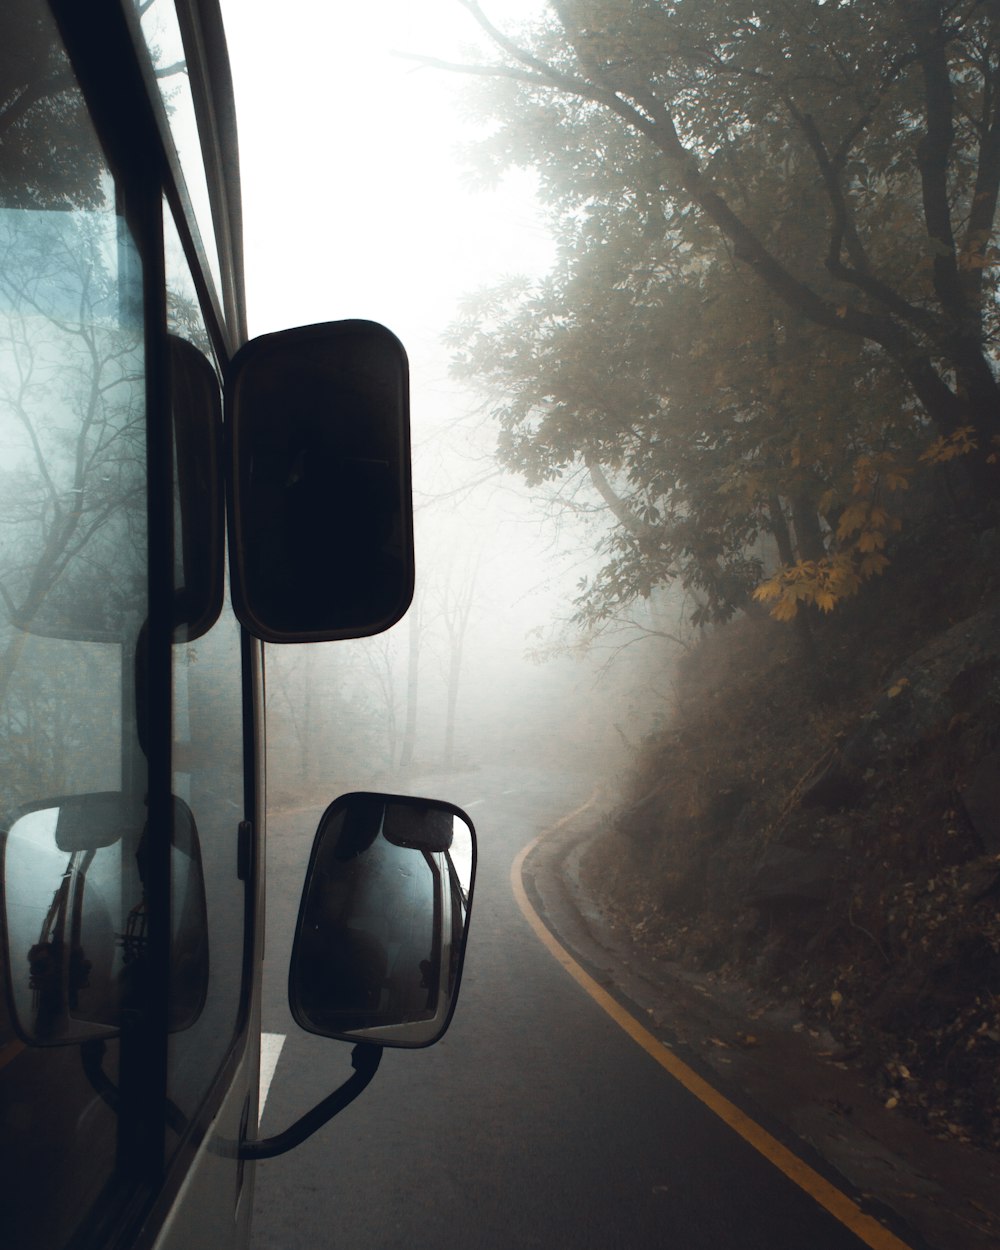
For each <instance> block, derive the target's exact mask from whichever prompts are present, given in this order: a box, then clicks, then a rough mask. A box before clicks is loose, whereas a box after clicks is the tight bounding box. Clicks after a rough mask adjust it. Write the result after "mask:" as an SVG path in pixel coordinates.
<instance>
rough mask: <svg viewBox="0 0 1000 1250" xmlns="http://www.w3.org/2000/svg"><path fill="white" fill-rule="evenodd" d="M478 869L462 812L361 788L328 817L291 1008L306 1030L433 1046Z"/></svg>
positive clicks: (300, 927)
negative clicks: (369, 792) (362, 791)
mask: <svg viewBox="0 0 1000 1250" xmlns="http://www.w3.org/2000/svg"><path fill="white" fill-rule="evenodd" d="M475 869H476V835H475V831H474V829H473V827H472V822H471V821H470V820H469V818H468V816H466V815H465V813H464V812H462V811H461V810H460V809H459V808H457V807H453V806H452V805H451V804H449V803H439V802H435V801H433V800H430V799H415V798H404V797H400V796H396V795H386V794H368V793H357V794H348V795H344V796H343V797H341V798H339V799H337V800H336V801H335V802H334V803H332V804H331V805H330V807H328V808H327V810H326V812H325V813H324V815H323V818H322V820H321V821H320V824H319V828H318V830H317V832H316V839H315V842H314V844H313V851H312V857H311V859H310V861H309V872H308V875H307V877H306V882H305V887H304V889H303V892H302V903H301V906H300V908H299V918H298V923H297V925H296V930H295V944H294V947H293V949H292V961H291V967H290V970H289V977H288V1002H289V1006H290V1008H291V1012H292V1016H293V1017H294V1019H295V1021H296V1023H298V1024H299V1025H300V1026H301V1027H302V1028H304V1029H306V1030H307V1031H308V1032H310V1033H319V1034H322V1035H323V1036H324V1037H336V1038H341V1039H343V1040H345V1041H353V1042H374V1043H377V1044H378V1045H380V1046H407V1047H417V1046H429V1045H431V1044H432V1043H433V1042H436V1041H437V1040H438V1039H439V1038H440V1037H441V1035H442V1034H443V1033H444V1031H445V1029H447V1027H448V1025H449V1023H450V1021H451V1016H452V1012H453V1011H454V1009H455V1002H456V999H457V997H458V988H459V982H460V980H461V975H462V962H463V960H464V958H465V944H466V938H467V936H468V929H469V912H470V908H471V905H472V888H473V882H474V879H475Z"/></svg>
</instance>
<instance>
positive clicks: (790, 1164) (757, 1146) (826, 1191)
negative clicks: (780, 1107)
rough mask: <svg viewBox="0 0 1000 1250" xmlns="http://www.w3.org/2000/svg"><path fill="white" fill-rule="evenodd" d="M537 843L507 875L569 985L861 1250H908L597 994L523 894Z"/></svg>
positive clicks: (621, 1010)
mask: <svg viewBox="0 0 1000 1250" xmlns="http://www.w3.org/2000/svg"><path fill="white" fill-rule="evenodd" d="M589 806H590V803H589V802H588V803H585V804H584V805H583V807H580V808H578V809H577V811H576V812H572V813H570V815H569V816H566V817H564V818H563V819H562V820H561V821H560V822H559V825H557V826H556V828H558V827H560V826H562V825H565V824H567V823H568V822H569V821H570V820H572V819H573V817H574V816H576V815H578V814H579V813H580V812H583V811H585V810H586V808H587V807H589ZM540 840H541V839H540V838H535V839H534V841H532V842H529V843H528V845H527V846H526V847H525V848H524V850H523V851H521V853H520V854H519V855H518V857H517V858H516V859H515V860H514V863H513V866H512V867H511V871H510V883H511V886H512V888H513V890H514V897H515V898H516V899H517V903H518V906H519V907H520V908H521V911H522V912H523V913H524V917H525V919H526V920H527V921H528V924H530V925H531V927H532V929H534V931H535V933H536V935H537V936H538V938H539V940H540V941H541V942H542V944H543V945H544V946H545V947H546V948H547V949H548V951H549V953H550V954H551V955H552V956H553V957H554V958H555V960H556V961H557V962H558V963H560V964H562V966H563V967H564V968H565V969H566V971H567V972H568V973H569V975H570V976H571V977H572V978H573V980H574V981H576V983H577V984H578V985H579V986H581V988H582V989H584V990H585V991H586V992H587V993H588V994H589V995H590V997H591V998H592V999H593V1000H594V1001H595V1002H596V1003H597V1005H598V1006H599V1007H601V1008H602V1009H603V1010H604V1011H606V1012H607V1014H608V1015H609V1016H610V1017H611V1019H612V1020H614V1022H615V1023H616V1024H617V1025H619V1026H620V1027H621V1028H623V1029H624V1030H625V1032H626V1033H627V1034H628V1035H629V1037H631V1038H632V1040H633V1041H634V1042H636V1043H638V1045H640V1046H641V1047H642V1049H643V1050H644V1051H645V1052H646V1053H647V1054H648V1055H650V1056H651V1057H652V1058H653V1059H655V1060H656V1062H657V1063H658V1064H659V1065H660V1067H661V1068H664V1069H665V1070H666V1071H667V1072H669V1073H670V1075H671V1076H672V1077H673V1078H674V1080H676V1081H679V1082H680V1084H681V1085H683V1086H684V1088H685V1089H686V1090H687V1091H688V1092H689V1093H691V1094H694V1096H695V1098H697V1099H698V1100H699V1101H700V1102H701V1103H703V1104H704V1105H705V1106H706V1107H707V1108H708V1109H709V1110H710V1111H712V1112H714V1114H715V1115H717V1116H718V1117H719V1119H720V1120H722V1121H723V1123H725V1124H728V1125H729V1127H730V1128H731V1129H733V1130H734V1132H737V1133H739V1135H740V1136H741V1137H742V1138H743V1140H744V1141H746V1142H748V1143H749V1144H750V1145H751V1146H752V1147H753V1148H754V1150H756V1151H757V1152H758V1153H759V1154H762V1155H763V1156H764V1158H765V1159H767V1160H768V1162H770V1163H773V1164H774V1166H775V1167H776V1168H777V1169H778V1170H779V1171H780V1172H783V1173H784V1175H785V1176H787V1177H788V1179H789V1180H790V1181H791V1182H792V1183H793V1184H795V1185H798V1187H799V1188H800V1189H802V1190H804V1191H805V1192H806V1193H807V1194H808V1195H809V1196H810V1197H811V1198H813V1199H814V1200H815V1201H816V1202H818V1203H819V1205H820V1206H821V1207H823V1208H824V1209H825V1210H827V1211H829V1213H830V1214H831V1215H832V1216H833V1217H834V1218H835V1219H837V1220H839V1221H840V1223H841V1224H843V1225H844V1226H845V1227H846V1228H848V1229H850V1231H851V1232H852V1233H854V1235H855V1236H856V1237H858V1238H859V1239H860V1240H861V1241H863V1242H864V1244H865V1245H866V1246H870V1247H871V1250H910V1248H909V1247H908V1246H907V1245H906V1243H905V1242H903V1241H900V1239H899V1238H898V1237H896V1236H895V1235H894V1234H893V1233H891V1232H889V1230H888V1229H887V1228H884V1227H883V1226H882V1225H881V1224H880V1223H879V1222H878V1220H876V1219H875V1218H874V1217H873V1216H871V1215H866V1214H865V1213H864V1212H863V1211H862V1210H861V1208H860V1207H859V1206H858V1204H857V1203H856V1202H854V1201H853V1199H851V1198H849V1197H848V1196H847V1194H845V1193H843V1192H842V1191H841V1190H839V1189H838V1188H837V1187H836V1185H833V1184H831V1183H830V1181H828V1180H826V1178H825V1177H823V1176H820V1174H819V1173H818V1172H816V1171H814V1170H813V1169H812V1168H811V1167H809V1165H808V1164H807V1163H804V1162H803V1161H802V1160H801V1159H800V1158H799V1157H798V1155H796V1154H795V1153H794V1152H793V1151H791V1150H789V1149H788V1147H787V1146H783V1145H782V1144H781V1142H780V1141H778V1140H777V1138H775V1137H772V1136H771V1134H770V1133H769V1132H768V1131H767V1130H766V1129H764V1128H762V1127H761V1126H760V1125H759V1124H758V1123H757V1122H756V1121H755V1120H752V1119H751V1118H750V1117H749V1116H748V1115H747V1114H746V1113H745V1112H743V1111H741V1110H740V1109H739V1107H737V1106H736V1105H735V1104H734V1103H731V1102H730V1101H729V1099H728V1098H725V1097H724V1096H723V1095H722V1094H720V1093H719V1091H718V1090H717V1089H715V1088H714V1087H713V1086H711V1085H709V1083H708V1081H706V1080H705V1079H704V1078H703V1077H700V1076H699V1075H698V1073H697V1072H695V1071H694V1069H693V1068H689V1067H688V1065H687V1064H686V1063H684V1062H683V1061H682V1060H680V1059H678V1057H677V1056H676V1055H675V1054H674V1053H673V1052H672V1051H671V1050H668V1049H667V1047H666V1046H664V1044H663V1043H662V1042H661V1041H659V1040H658V1039H657V1038H655V1037H654V1036H653V1034H652V1033H650V1032H649V1030H648V1029H645V1028H643V1026H642V1025H641V1024H640V1023H639V1021H638V1020H636V1019H635V1017H634V1016H632V1015H630V1014H629V1013H628V1012H627V1011H626V1010H625V1009H624V1007H622V1006H621V1005H620V1004H619V1003H617V1002H616V1001H615V1000H614V999H613V998H612V997H611V995H610V994H608V993H607V992H606V991H605V990H603V989H602V988H601V987H600V986H599V985H598V984H597V982H596V981H595V980H594V978H593V977H591V976H589V975H588V974H587V973H586V972H584V970H583V969H582V968H581V967H580V965H579V964H578V963H577V962H576V960H575V959H574V958H573V957H572V956H571V955H570V954H569V953H568V952H567V951H566V950H564V949H563V947H562V946H560V944H559V943H558V942H557V941H556V939H555V938H554V937H553V936H552V934H551V933H550V932H549V931H548V929H547V928H546V927H545V925H544V924H543V923H542V921H541V918H540V917H539V915H538V913H537V912H536V911H535V909H534V907H532V905H531V902H530V900H529V899H528V895H527V893H526V892H525V889H524V883H523V881H522V880H521V867H522V865H523V864H524V861H525V859H526V857H527V856H528V855H529V854H530V853H531V851H532V850H533V849H534V848H535V846H537V845H538V843H539V841H540Z"/></svg>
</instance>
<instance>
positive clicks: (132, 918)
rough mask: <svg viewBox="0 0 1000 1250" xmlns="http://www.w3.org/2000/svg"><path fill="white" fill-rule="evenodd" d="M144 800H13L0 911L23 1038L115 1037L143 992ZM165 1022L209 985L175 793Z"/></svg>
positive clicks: (185, 824) (198, 1000)
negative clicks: (22, 804)
mask: <svg viewBox="0 0 1000 1250" xmlns="http://www.w3.org/2000/svg"><path fill="white" fill-rule="evenodd" d="M146 829H147V823H146V807H145V804H144V803H143V801H142V800H141V799H139V798H134V797H131V796H129V795H126V794H122V793H119V792H115V791H106V792H104V793H100V794H76V795H64V796H60V797H58V798H52V799H46V800H44V801H43V802H41V803H34V804H32V805H31V806H30V807H28V808H22V809H21V810H20V812H18V813H17V814H16V816H15V818H14V819H13V820H12V821H11V824H10V829H9V831H8V832H7V833H6V835H4V836H2V838H0V843H2V848H3V849H2V855H0V865H2V872H0V882H2V898H0V914H2V916H3V922H2V927H3V953H4V957H5V958H4V963H5V965H6V966H5V968H4V973H5V981H6V988H7V1001H8V1008H9V1011H10V1015H11V1020H12V1022H13V1024H14V1027H15V1028H16V1030H17V1033H18V1035H19V1037H20V1038H21V1040H22V1041H23V1042H26V1043H27V1044H28V1045H29V1046H68V1045H75V1044H78V1043H80V1042H87V1041H97V1040H102V1039H103V1040H106V1039H108V1038H112V1037H115V1036H117V1034H118V1033H119V1032H120V1030H121V1028H122V1025H123V1022H124V1020H125V1018H126V1016H127V1015H130V1016H132V1017H134V1016H135V1013H136V1011H137V1010H141V1009H142V1006H143V1004H144V1003H145V1001H146V1000H147V998H148V990H147V984H146V982H147V979H148V976H149V969H148V962H149V954H148V944H149V915H148V912H147V906H146V892H147V882H146V880H145V876H146V863H147V860H148V848H147V846H146ZM170 890H171V924H170V982H169V987H168V1028H169V1029H170V1030H171V1032H179V1031H180V1030H182V1029H186V1028H189V1027H190V1026H191V1025H192V1024H194V1022H195V1020H197V1018H198V1016H199V1015H200V1014H201V1011H202V1009H203V1007H204V1005H205V997H206V994H207V991H208V920H207V913H206V908H205V882H204V877H203V874H202V868H201V852H200V848H199V843H198V832H197V830H196V828H195V823H194V817H193V816H192V814H191V810H190V808H189V807H188V806H187V804H186V803H185V802H184V801H183V799H179V798H174V799H173V808H172V835H171V848H170Z"/></svg>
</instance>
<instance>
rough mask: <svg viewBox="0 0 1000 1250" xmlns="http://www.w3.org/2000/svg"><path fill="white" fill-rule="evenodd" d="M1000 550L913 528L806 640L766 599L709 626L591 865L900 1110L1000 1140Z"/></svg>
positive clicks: (701, 963) (647, 925)
mask: <svg viewBox="0 0 1000 1250" xmlns="http://www.w3.org/2000/svg"><path fill="white" fill-rule="evenodd" d="M998 549H1000V541H998V535H997V532H996V531H989V532H988V533H987V534H985V535H979V536H976V535H975V534H973V533H971V532H970V531H969V530H967V529H966V530H963V529H961V528H958V527H956V528H955V529H954V530H953V531H952V532H950V533H941V531H940V530H934V531H931V530H930V529H929V528H928V529H927V530H925V531H924V532H923V533H920V532H916V531H915V532H913V533H912V535H911V537H910V539H909V541H908V543H907V544H906V546H903V547H901V548H900V549H899V550H898V551H897V552H896V553H895V559H894V563H893V566H892V569H891V571H890V573H889V574H888V575H887V576H886V577H884V578H882V579H880V580H879V581H878V582H877V583H873V584H871V585H870V586H869V587H868V588H867V593H866V594H864V595H863V596H862V597H860V598H859V599H857V600H856V601H854V602H852V603H850V604H848V605H846V608H845V609H844V610H841V611H839V612H837V613H835V614H833V615H832V616H831V617H829V618H825V619H816V620H814V621H813V622H812V637H811V640H808V641H809V646H807V647H804V646H803V645H802V639H801V638H800V637H799V635H798V634H797V633H796V631H795V630H793V629H792V628H790V627H789V626H788V625H781V624H779V623H777V622H774V621H772V620H770V619H769V618H766V617H762V616H757V615H755V616H753V617H744V618H741V619H739V620H737V621H734V622H732V623H731V624H729V625H727V626H725V627H723V628H721V629H719V630H717V631H716V632H714V633H713V634H711V635H709V636H706V637H705V638H703V639H702V641H701V642H700V644H699V645H698V646H697V648H696V649H695V650H693V651H692V653H691V654H690V655H689V656H688V657H687V658H686V660H685V661H684V662H683V664H682V667H681V672H680V677H679V682H678V692H677V699H676V706H675V709H674V713H673V716H672V719H671V722H670V724H669V726H668V727H667V729H666V730H665V731H664V732H663V733H661V734H659V735H657V736H655V737H651V738H649V739H647V740H646V741H645V743H644V744H643V747H642V750H641V753H640V757H639V759H638V760H637V762H636V767H635V770H634V773H633V775H632V777H631V779H630V782H629V785H628V790H627V796H626V800H625V802H624V804H623V806H622V807H621V808H620V809H619V810H618V811H617V813H616V814H615V816H614V817H613V819H612V821H611V822H610V825H609V828H608V830H607V831H606V833H605V835H604V836H603V837H601V838H599V839H597V840H596V842H595V843H594V844H593V847H592V849H591V851H590V853H589V856H588V858H587V861H586V863H585V864H584V866H583V872H584V875H585V879H586V881H587V884H588V887H589V888H590V889H591V890H592V891H593V892H594V894H595V896H597V898H598V900H599V902H600V903H601V904H602V905H603V906H604V907H605V908H607V909H609V910H611V911H612V912H613V913H615V914H616V915H617V916H618V919H619V921H620V923H623V924H627V925H628V927H629V928H630V929H631V931H632V934H633V936H634V938H635V939H636V940H637V941H640V942H642V943H643V944H644V945H645V946H647V947H648V948H649V949H650V950H651V951H653V952H655V953H657V954H658V955H660V956H661V957H666V958H672V959H675V960H680V961H682V962H685V963H687V964H689V965H690V966H693V967H696V968H698V969H699V970H700V971H702V972H709V973H711V974H712V976H713V977H717V978H719V979H720V980H723V981H724V980H736V981H739V982H741V983H743V984H744V985H748V986H750V987H752V989H753V991H754V993H755V995H756V997H757V999H758V1001H759V1003H760V1004H761V1006H763V1005H765V1004H768V1003H774V1002H778V1001H786V1002H788V1001H790V1002H793V1003H794V1004H796V1005H797V1006H798V1009H799V1011H800V1013H801V1019H802V1021H803V1023H804V1025H805V1027H814V1028H815V1027H818V1026H819V1025H820V1024H822V1025H824V1026H826V1027H827V1028H829V1030H830V1031H831V1032H832V1033H833V1034H834V1036H835V1037H836V1038H837V1039H838V1042H839V1044H840V1045H841V1047H842V1050H841V1052H840V1053H839V1054H838V1055H836V1056H834V1058H835V1059H836V1060H837V1061H838V1062H843V1063H847V1064H851V1065H857V1066H858V1067H860V1068H861V1069H863V1070H864V1072H865V1073H866V1075H867V1079H868V1080H869V1081H870V1083H871V1084H872V1086H873V1087H874V1088H875V1089H876V1090H878V1091H880V1093H881V1094H882V1095H883V1096H884V1099H885V1104H886V1105H887V1106H889V1107H892V1108H898V1109H899V1112H900V1114H909V1115H912V1116H914V1117H917V1118H918V1119H920V1120H921V1121H922V1122H923V1123H924V1124H925V1125H926V1126H927V1127H928V1128H929V1129H930V1130H931V1131H933V1132H935V1133H939V1134H942V1135H950V1136H952V1137H957V1138H959V1139H962V1140H966V1141H971V1142H974V1143H976V1144H978V1145H981V1146H984V1147H988V1148H994V1149H995V1148H996V1147H998V1146H1000V907H998V901H1000V577H998V568H1000V566H998V560H997V556H998Z"/></svg>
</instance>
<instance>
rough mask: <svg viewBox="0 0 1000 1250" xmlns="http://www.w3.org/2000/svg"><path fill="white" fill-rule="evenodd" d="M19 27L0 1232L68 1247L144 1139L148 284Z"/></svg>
mask: <svg viewBox="0 0 1000 1250" xmlns="http://www.w3.org/2000/svg"><path fill="white" fill-rule="evenodd" d="M8 19H9V20H8ZM5 27H9V28H10V29H11V30H16V32H17V38H16V40H15V47H14V51H11V50H10V48H9V47H8V48H5V49H4V55H3V57H2V60H0V75H2V81H0V123H2V126H3V146H2V147H0V256H2V264H0V777H2V778H3V783H2V788H0V854H2V857H3V868H4V871H3V898H2V901H3V908H2V914H0V924H2V927H3V941H2V942H0V951H4V952H5V954H4V961H5V963H6V969H5V971H6V977H7V981H6V992H0V1143H2V1147H0V1149H2V1153H3V1157H2V1159H0V1212H2V1215H0V1223H2V1227H3V1242H4V1244H5V1245H10V1246H18V1247H20V1248H23V1250H29V1248H31V1247H39V1248H41V1247H44V1248H45V1250H58V1247H61V1246H63V1245H64V1244H65V1243H66V1242H67V1241H69V1240H70V1238H71V1237H73V1236H74V1235H75V1234H76V1233H77V1232H78V1231H79V1229H80V1228H82V1227H86V1226H87V1225H91V1224H93V1222H94V1221H96V1220H99V1219H101V1218H102V1217H103V1216H104V1215H106V1214H107V1213H108V1211H109V1208H110V1207H111V1206H113V1205H114V1203H115V1202H116V1201H117V1200H118V1199H121V1198H123V1197H124V1196H125V1194H126V1191H127V1184H126V1182H127V1176H126V1172H125V1171H123V1170H121V1169H120V1168H119V1169H116V1160H117V1159H120V1158H121V1157H122V1154H123V1145H124V1143H125V1142H126V1141H134V1140H135V1138H134V1136H130V1134H134V1132H135V1124H134V1122H133V1121H134V1116H132V1117H130V1116H129V1114H128V1113H127V1111H125V1112H122V1114H119V1113H118V1110H117V1109H116V1108H117V1107H118V1106H119V1105H126V1104H128V1101H129V1100H128V1089H127V1088H122V1084H121V1082H122V1080H123V1079H126V1078H124V1071H125V1067H126V1065H124V1064H122V1063H121V1062H120V1061H121V1058H122V1056H123V1054H124V1049H123V1048H124V1047H126V1046H130V1045H132V1043H131V1042H124V1041H123V1040H122V1039H121V1036H120V1034H121V1028H122V1022H123V1018H124V1017H125V1016H127V1015H128V1014H129V1012H132V1016H131V1018H132V1019H135V1018H136V1016H137V1015H138V1013H139V1012H140V1011H141V996H140V995H138V993H137V989H136V986H137V983H138V982H141V980H142V973H141V969H142V963H143V958H144V935H145V912H144V897H143V881H142V872H141V862H142V860H141V839H142V834H143V828H144V824H145V815H144V814H145V803H144V800H145V794H146V759H145V756H144V755H143V752H142V749H141V746H140V742H139V733H138V728H137V718H136V685H135V683H136V671H137V668H136V655H137V648H138V645H139V636H140V629H141V626H142V624H143V621H144V620H145V618H146V615H147V566H146V546H147V544H146V468H145V465H146V435H145V403H144V400H145V380H144V354H143V326H142V320H141V310H142V289H141V266H140V263H139V259H138V254H137V250H136V247H135V245H134V243H133V240H132V238H131V236H130V233H129V229H128V227H127V225H126V224H125V222H124V220H123V219H122V217H121V216H120V215H119V214H118V213H117V211H116V206H115V202H116V193H115V186H114V183H113V181H112V178H111V176H110V174H109V172H108V169H107V167H106V165H105V162H104V160H103V157H102V155H101V150H100V145H99V143H98V141H97V137H96V135H95V133H94V131H93V129H92V127H91V125H90V122H89V120H88V117H87V112H86V108H85V106H84V103H83V100H82V97H81V95H80V92H79V89H78V87H77V85H76V83H75V80H74V78H73V75H72V72H71V70H70V67H69V64H68V62H67V60H66V57H65V54H64V52H63V49H62V47H61V45H60V43H59V39H58V35H57V34H56V31H55V29H54V27H53V26H52V24H51V20H50V18H49V16H48V10H47V7H46V6H44V5H41V4H36V3H31V2H29V0H14V3H13V4H12V5H10V6H8V12H7V13H5ZM5 112H6V114H7V116H6V117H4V116H3V115H4V113H5ZM140 1065H141V1057H140ZM119 1093H120V1094H121V1103H120V1104H119V1102H118V1094H119Z"/></svg>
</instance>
